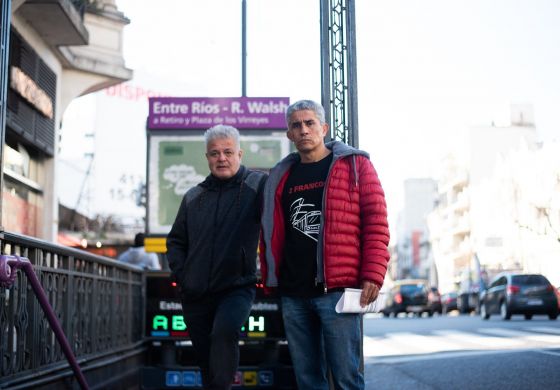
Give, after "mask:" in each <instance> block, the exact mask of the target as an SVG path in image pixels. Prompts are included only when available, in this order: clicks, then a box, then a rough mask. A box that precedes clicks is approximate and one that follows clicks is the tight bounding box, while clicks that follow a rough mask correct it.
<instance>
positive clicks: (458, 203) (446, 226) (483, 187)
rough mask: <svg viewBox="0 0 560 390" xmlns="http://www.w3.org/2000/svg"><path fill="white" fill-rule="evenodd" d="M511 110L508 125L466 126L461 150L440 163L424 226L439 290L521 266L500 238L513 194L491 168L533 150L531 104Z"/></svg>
mask: <svg viewBox="0 0 560 390" xmlns="http://www.w3.org/2000/svg"><path fill="white" fill-rule="evenodd" d="M511 115H512V116H511V125H510V126H504V127H498V126H493V125H492V126H480V127H473V128H471V129H470V133H469V144H468V145H467V147H466V148H465V149H463V150H462V153H455V154H451V155H448V156H447V157H446V158H444V159H443V161H442V163H441V165H440V169H441V172H440V173H439V177H438V205H437V207H436V209H435V210H434V211H433V212H432V213H431V214H430V216H429V218H428V221H429V222H428V225H429V229H430V238H431V243H432V248H433V253H434V259H435V263H436V266H437V270H438V277H439V282H440V288H441V290H442V291H443V292H447V291H452V290H456V289H477V288H480V286H479V282H480V279H481V277H482V279H488V278H489V277H491V276H492V275H493V274H494V273H496V272H498V271H500V270H506V269H520V270H521V269H524V267H523V265H522V262H521V258H520V256H519V253H518V252H515V251H513V252H512V246H511V244H512V242H511V241H509V239H508V238H506V236H510V237H511V234H510V233H511V231H512V228H511V218H510V214H509V211H508V209H507V204H508V202H509V201H510V200H511V199H513V198H515V197H516V196H518V194H516V192H515V191H513V192H512V191H510V190H505V189H504V187H503V184H504V183H503V177H502V173H500V172H499V171H497V169H498V168H499V166H500V163H501V162H502V164H503V161H510V159H511V157H510V156H512V155H513V154H514V153H515V151H520V150H526V151H528V152H530V153H536V152H537V149H538V143H537V133H536V128H535V125H534V121H533V115H532V109H531V107H528V106H512V111H511ZM512 153H513V154H512ZM506 199H507V201H506ZM514 230H515V229H514ZM483 281H484V280H483Z"/></svg>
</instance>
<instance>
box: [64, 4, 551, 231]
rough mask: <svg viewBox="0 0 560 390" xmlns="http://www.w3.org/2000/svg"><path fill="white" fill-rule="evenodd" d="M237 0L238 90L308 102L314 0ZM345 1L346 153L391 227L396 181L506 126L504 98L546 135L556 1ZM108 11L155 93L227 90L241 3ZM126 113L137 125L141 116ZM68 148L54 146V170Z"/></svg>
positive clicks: (136, 146)
mask: <svg viewBox="0 0 560 390" xmlns="http://www.w3.org/2000/svg"><path fill="white" fill-rule="evenodd" d="M246 3H247V85H246V88H247V95H248V96H255V97H256V96H272V97H274V96H276V97H284V96H285V97H289V98H290V101H292V102H293V101H296V100H299V99H304V98H305V99H314V100H317V101H320V100H321V84H320V82H321V80H320V74H321V72H320V69H321V67H320V66H321V64H320V49H321V48H320V35H319V16H320V15H319V0H283V1H276V0H247V2H246ZM355 3H356V37H357V50H356V52H357V69H358V77H357V80H358V122H359V131H360V133H359V137H360V145H359V147H360V148H361V149H364V150H366V151H368V152H369V153H370V155H371V160H372V162H373V164H374V166H375V167H376V169H377V171H378V174H379V176H380V179H381V182H382V185H383V186H384V189H385V192H386V196H387V203H388V209H389V214H390V224H391V225H393V226H394V222H395V220H396V215H397V214H398V212H399V211H400V209H401V208H402V204H403V182H404V180H405V179H407V178H420V177H434V175H435V174H436V170H437V167H438V164H439V163H440V161H441V158H442V157H443V156H444V155H445V154H447V153H448V152H449V151H451V150H455V149H457V148H461V147H463V146H464V139H465V138H464V137H465V135H466V132H467V130H468V128H469V126H475V125H489V124H490V123H492V122H494V123H495V124H507V122H508V119H509V111H508V110H509V106H510V104H531V105H532V106H533V109H534V115H535V121H536V126H537V132H538V136H539V138H540V139H541V140H542V141H544V142H546V141H551V140H553V139H558V138H560V115H559V114H558V112H560V110H558V109H557V107H559V106H560V72H559V71H558V69H560V23H558V20H560V2H558V1H556V0H493V1H488V0H465V1H459V0H423V1H412V0H409V1H405V0H356V1H355ZM117 6H118V8H119V10H120V11H122V12H123V13H124V14H125V15H126V17H128V18H129V19H130V21H131V22H130V24H129V25H128V26H126V27H125V30H124V31H125V32H124V41H123V48H124V57H125V61H126V66H127V67H128V68H131V69H133V70H134V71H135V73H136V75H137V77H140V76H142V79H143V80H144V79H146V78H150V79H152V80H165V82H164V83H162V88H161V89H162V90H166V91H169V90H171V89H172V90H173V92H174V93H176V94H177V95H182V96H212V97H235V96H241V91H242V89H241V0H206V1H200V0H197V1H194V0H161V1H160V2H158V3H157V6H154V3H153V2H152V1H147V0H117ZM131 82H134V80H132V81H131ZM163 84H165V85H166V87H165V88H164V87H163ZM170 86H171V87H170ZM88 99H89V100H90V101H91V99H92V98H91V97H89V98H88V97H85V98H83V101H84V102H87V101H88ZM79 104H80V103H79V102H77V103H76V104H73V105H71V106H70V107H69V109H68V110H67V113H66V114H65V117H66V116H68V117H71V116H72V115H77V114H76V110H78V109H77V107H78V106H79ZM82 104H86V103H82ZM73 106H74V107H73ZM80 110H81V111H80V112H82V113H83V112H86V113H87V110H86V111H83V110H82V109H80ZM80 115H85V114H79V115H78V116H80ZM139 115H140V116H141V117H140V118H139V119H138V118H137V120H139V121H140V122H139V123H144V121H145V116H146V111H144V112H141V113H140V114H139ZM70 122H71V121H70ZM133 131H134V133H132V132H133ZM122 132H123V134H122V135H123V136H126V135H127V134H129V135H130V134H133V136H132V137H130V136H129V137H128V139H129V140H132V142H131V145H130V146H129V147H128V148H127V150H126V153H130V154H131V155H142V154H145V134H144V128H140V129H131V128H129V129H127V128H123V129H122ZM75 133H76V132H75ZM64 134H65V132H64V128H63V142H62V143H61V146H62V147H63V146H64V139H65V138H64ZM66 134H67V137H66V139H70V138H69V136H68V134H69V132H66ZM74 135H75V134H74ZM75 152H76V150H70V149H69V148H62V149H61V159H62V161H63V165H64V163H65V161H66V163H68V162H69V161H71V160H72V159H74V160H75V159H76V158H78V157H77V156H76V155H74V156H72V155H71V154H72V153H75ZM79 158H81V159H82V163H81V166H82V168H81V169H82V172H83V170H84V169H85V168H84V159H83V157H79ZM76 164H77V163H76ZM136 165H142V164H136ZM102 169H103V168H102V166H101V165H100V166H98V169H97V172H98V174H102V173H103V172H102ZM137 171H138V172H139V174H140V175H142V174H143V173H144V168H143V167H141V168H140V167H137ZM76 172H77V173H76V174H79V173H78V170H76ZM138 172H136V173H138ZM82 175H83V173H82ZM75 182H76V181H75V180H74V183H75ZM74 187H76V186H75V185H74ZM73 202H74V203H75V200H74V201H73Z"/></svg>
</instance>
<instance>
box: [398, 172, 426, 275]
mask: <svg viewBox="0 0 560 390" xmlns="http://www.w3.org/2000/svg"><path fill="white" fill-rule="evenodd" d="M436 195H437V184H436V182H435V180H433V179H430V178H411V179H407V180H405V182H404V208H403V210H402V211H401V213H400V214H399V217H398V221H397V243H396V254H397V256H396V264H397V266H396V270H394V272H395V271H396V272H395V275H394V277H395V279H404V278H424V279H430V282H431V283H432V284H433V285H437V280H435V277H434V274H433V273H432V272H431V270H432V267H433V257H432V254H431V252H432V251H431V246H430V242H429V234H428V225H427V216H428V215H429V213H430V212H431V211H432V210H433V209H434V202H435V200H436Z"/></svg>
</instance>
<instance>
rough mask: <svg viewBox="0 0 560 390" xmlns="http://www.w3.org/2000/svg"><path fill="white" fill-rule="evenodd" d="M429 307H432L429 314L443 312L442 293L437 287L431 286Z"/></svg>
mask: <svg viewBox="0 0 560 390" xmlns="http://www.w3.org/2000/svg"><path fill="white" fill-rule="evenodd" d="M428 307H429V308H430V311H429V312H428V315H432V314H434V313H439V314H441V294H440V293H439V290H438V288H437V287H430V290H429V292H428Z"/></svg>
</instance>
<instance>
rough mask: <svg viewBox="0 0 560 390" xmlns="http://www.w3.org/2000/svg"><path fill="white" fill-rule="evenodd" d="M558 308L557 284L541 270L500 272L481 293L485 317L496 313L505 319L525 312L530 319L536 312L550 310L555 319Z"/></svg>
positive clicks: (540, 312) (549, 314) (481, 304)
mask: <svg viewBox="0 0 560 390" xmlns="http://www.w3.org/2000/svg"><path fill="white" fill-rule="evenodd" d="M558 311H559V309H558V299H557V298H556V293H555V291H554V286H552V284H550V282H549V281H548V279H547V278H546V277H545V276H543V275H540V274H522V273H501V274H498V275H497V276H496V277H495V278H494V279H493V280H492V282H491V283H490V285H489V287H488V289H487V290H485V291H483V292H482V294H481V297H480V316H481V317H482V318H483V319H485V320H487V319H488V318H490V316H491V315H492V314H500V316H501V317H502V318H503V319H504V320H509V319H510V318H511V316H512V315H514V314H523V315H524V316H525V319H527V320H530V319H531V318H532V317H533V315H534V314H547V315H548V318H550V319H551V320H555V319H556V318H557V317H558Z"/></svg>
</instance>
